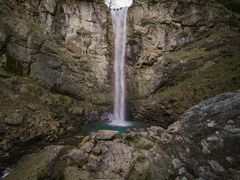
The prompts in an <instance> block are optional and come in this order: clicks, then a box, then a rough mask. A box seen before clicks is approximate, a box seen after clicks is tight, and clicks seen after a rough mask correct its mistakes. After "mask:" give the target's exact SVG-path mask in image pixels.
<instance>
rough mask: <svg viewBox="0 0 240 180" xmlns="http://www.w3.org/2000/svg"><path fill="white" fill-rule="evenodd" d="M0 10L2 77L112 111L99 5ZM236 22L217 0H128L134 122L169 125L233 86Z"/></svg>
mask: <svg viewBox="0 0 240 180" xmlns="http://www.w3.org/2000/svg"><path fill="white" fill-rule="evenodd" d="M0 8H1V29H0V47H1V58H0V59H1V60H0V64H1V66H2V67H3V68H4V69H5V70H6V71H7V72H9V73H13V74H17V75H20V76H24V77H28V78H33V79H34V80H37V82H38V83H41V84H42V85H43V86H44V87H46V88H48V89H50V90H51V91H52V92H55V93H61V94H64V95H67V96H71V97H73V98H74V99H77V100H81V101H83V102H88V103H90V104H94V105H100V106H101V107H109V106H111V104H112V89H113V88H112V86H113V83H112V74H113V68H112V65H113V61H112V59H113V51H112V50H113V33H112V25H111V16H110V12H109V9H108V8H107V7H106V5H105V4H104V1H103V0H101V1H82V0H75V1H70V0H66V1H60V0H38V1H31V0H26V1H21V2H20V1H17V0H14V1H11V2H6V1H1V2H0ZM235 13H236V12H235ZM236 17H237V16H236ZM236 17H235V14H234V13H233V12H231V11H230V10H228V9H226V8H225V7H224V6H222V5H221V4H218V3H217V2H215V1H207V0H201V1H193V0H179V1H176V0H171V1H165V0H161V1H150V2H147V1H143V0H135V1H134V3H133V6H132V7H131V8H130V9H129V18H128V50H127V65H126V68H127V74H128V75H127V78H128V90H127V92H128V100H129V102H130V104H133V107H135V108H132V111H133V112H134V113H133V115H134V118H135V119H136V120H140V121H147V122H150V123H151V124H153V123H154V124H157V125H161V126H163V127H167V126H168V125H169V124H171V123H172V122H174V121H175V120H176V118H178V117H179V116H180V115H181V114H182V113H183V112H184V111H185V110H186V109H187V108H189V107H191V106H192V105H195V104H196V103H199V102H200V101H201V100H203V99H206V98H209V97H211V96H213V95H216V94H218V93H221V92H226V91H236V90H237V89H239V84H240V83H239V68H238V66H239V61H238V59H239V42H240V41H239V20H238V19H237V18H236ZM100 109H101V108H100ZM90 111H91V109H90ZM94 111H95V109H94Z"/></svg>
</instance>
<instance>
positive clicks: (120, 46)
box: [111, 7, 128, 126]
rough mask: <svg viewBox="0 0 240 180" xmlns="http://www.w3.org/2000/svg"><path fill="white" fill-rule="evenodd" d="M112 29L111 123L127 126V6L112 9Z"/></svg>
mask: <svg viewBox="0 0 240 180" xmlns="http://www.w3.org/2000/svg"><path fill="white" fill-rule="evenodd" d="M111 14H112V21H113V30H114V35H115V45H114V49H115V50H114V75H115V81H114V83H115V84H114V85H115V91H114V112H113V113H114V114H113V121H112V124H114V125H118V126H127V122H126V121H125V107H126V104H125V98H126V84H125V70H124V65H125V53H126V44H127V14H128V7H122V8H118V9H112V10H111Z"/></svg>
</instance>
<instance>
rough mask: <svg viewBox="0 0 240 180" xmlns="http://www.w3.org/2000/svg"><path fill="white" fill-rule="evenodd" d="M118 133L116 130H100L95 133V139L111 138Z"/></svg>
mask: <svg viewBox="0 0 240 180" xmlns="http://www.w3.org/2000/svg"><path fill="white" fill-rule="evenodd" d="M119 135H120V134H119V132H118V131H110V130H100V131H98V132H97V133H96V134H95V140H97V141H99V140H113V139H115V138H116V137H117V136H119Z"/></svg>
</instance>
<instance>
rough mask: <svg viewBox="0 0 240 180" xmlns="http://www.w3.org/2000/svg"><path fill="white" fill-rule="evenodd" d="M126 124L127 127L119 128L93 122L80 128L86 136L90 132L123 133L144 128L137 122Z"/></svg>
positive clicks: (107, 122)
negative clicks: (110, 131)
mask: <svg viewBox="0 0 240 180" xmlns="http://www.w3.org/2000/svg"><path fill="white" fill-rule="evenodd" d="M127 123H128V124H127V126H120V125H117V124H113V123H109V121H93V122H89V123H87V124H86V125H84V126H83V127H82V131H83V133H84V134H86V135H88V134H89V133H91V132H97V131H99V130H113V131H118V132H119V133H125V132H126V131H127V130H128V129H129V130H135V129H141V128H144V127H145V125H144V124H143V123H140V122H137V121H127Z"/></svg>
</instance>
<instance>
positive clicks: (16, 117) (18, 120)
mask: <svg viewBox="0 0 240 180" xmlns="http://www.w3.org/2000/svg"><path fill="white" fill-rule="evenodd" d="M23 119H24V116H23V114H22V113H20V112H14V113H12V114H8V115H7V117H6V118H5V119H4V122H5V123H6V124H9V125H20V124H22V122H23Z"/></svg>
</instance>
